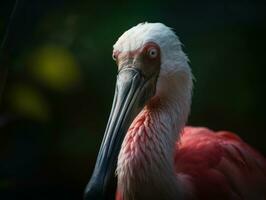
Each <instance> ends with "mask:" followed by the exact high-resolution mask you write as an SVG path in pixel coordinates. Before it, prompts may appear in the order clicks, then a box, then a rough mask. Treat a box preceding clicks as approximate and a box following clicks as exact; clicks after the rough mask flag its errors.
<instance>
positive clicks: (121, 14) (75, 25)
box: [0, 0, 266, 199]
mask: <svg viewBox="0 0 266 200" xmlns="http://www.w3.org/2000/svg"><path fill="white" fill-rule="evenodd" d="M13 2H14V0H12V1H7V0H5V1H3V2H2V1H1V4H0V11H1V12H0V36H3V29H4V28H3V27H5V24H6V22H7V19H8V18H9V15H10V12H11V7H12V4H13ZM19 2H20V4H19V6H18V11H17V13H16V18H15V22H14V23H13V26H12V27H11V30H10V34H9V38H8V40H7V42H8V46H7V48H6V51H5V58H6V60H7V61H8V62H7V63H6V66H5V67H8V68H9V74H8V80H7V84H6V85H5V91H4V96H3V99H2V102H1V106H0V111H1V113H0V199H18V197H19V198H20V199H36V196H37V199H77V198H79V199H81V197H82V193H83V189H84V187H85V184H86V182H87V181H88V180H89V177H90V174H91V172H92V169H93V167H94V163H95V158H96V155H97V151H98V148H99V145H100V142H101V138H102V134H103V132H104V129H105V125H106V122H107V119H108V115H109V110H110V108H111V103H112V98H113V97H112V96H113V92H114V84H115V79H116V66H115V63H114V62H113V61H112V59H111V53H112V45H113V44H114V43H115V41H116V40H117V38H118V37H119V36H120V35H121V34H122V33H123V32H124V31H125V30H127V29H129V28H130V27H132V26H134V25H136V24H138V23H140V22H143V21H150V22H156V21H160V22H163V23H165V24H167V25H168V26H171V27H173V29H174V30H175V31H176V33H177V34H178V35H179V37H180V39H181V41H182V42H183V43H184V51H185V52H186V53H187V54H188V57H189V58H190V60H191V63H190V64H191V67H192V71H193V74H194V76H195V79H196V80H195V88H194V96H193V104H192V112H191V115H190V118H189V122H188V123H189V124H192V125H196V126H208V127H210V128H212V129H215V130H221V129H226V130H231V131H234V132H236V133H238V134H239V135H240V136H241V137H242V138H243V139H244V140H246V141H247V142H248V143H250V144H251V145H253V146H255V147H256V148H257V149H259V150H260V151H261V152H262V153H263V154H265V153H266V148H265V139H266V136H265V134H264V133H265V129H264V124H265V111H266V109H265V105H264V104H265V97H266V96H265V92H264V91H266V84H264V79H265V78H264V74H265V72H266V67H265V61H264V57H265V53H266V50H265V46H266V39H265V34H266V13H265V10H266V5H265V4H264V3H262V2H259V1H250V0H246V1H243V2H238V1H227V0H223V1H219V2H217V1H202V2H199V1H196V0H194V1H193V0H189V1H174V0H167V1H150V0H147V1H140V0H139V1H130V2H127V1H108V2H99V1H84V0H77V1H75V2H71V1H63V0H46V1H44V0H43V1H41V0H38V1H36V0H22V1H21V0H19ZM1 67H4V66H1ZM0 77H1V76H0ZM0 81H1V80H0ZM2 188H3V189H2Z"/></svg>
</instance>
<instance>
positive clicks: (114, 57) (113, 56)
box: [112, 53, 116, 61]
mask: <svg viewBox="0 0 266 200" xmlns="http://www.w3.org/2000/svg"><path fill="white" fill-rule="evenodd" d="M112 58H113V60H114V61H116V54H115V53H113V54H112Z"/></svg>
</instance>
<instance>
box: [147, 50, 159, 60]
mask: <svg viewBox="0 0 266 200" xmlns="http://www.w3.org/2000/svg"><path fill="white" fill-rule="evenodd" d="M148 55H149V56H150V58H156V57H157V55H158V51H157V49H155V48H150V49H149V50H148Z"/></svg>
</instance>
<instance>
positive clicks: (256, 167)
mask: <svg viewBox="0 0 266 200" xmlns="http://www.w3.org/2000/svg"><path fill="white" fill-rule="evenodd" d="M175 165H176V172H177V173H184V174H187V175H189V177H190V180H191V182H190V184H191V185H192V186H193V188H194V190H195V191H194V192H195V194H194V195H195V196H196V197H197V199H263V198H264V199H265V198H266V162H265V158H264V157H263V156H262V155H260V154H259V153H258V152H256V151H255V150H254V149H252V148H251V147H250V146H249V145H248V144H246V143H245V142H243V141H242V140H241V139H240V138H239V137H238V136H236V135H235V134H233V133H230V132H227V131H219V132H214V131H211V130H209V129H207V128H198V127H197V128H195V127H186V128H185V129H184V131H183V133H182V135H181V137H180V141H178V142H177V145H176V155H175Z"/></svg>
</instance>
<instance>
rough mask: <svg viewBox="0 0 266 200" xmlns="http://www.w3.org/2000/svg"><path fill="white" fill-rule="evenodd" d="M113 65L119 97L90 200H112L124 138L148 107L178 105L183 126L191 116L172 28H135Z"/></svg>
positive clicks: (188, 83) (187, 77) (187, 75)
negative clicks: (151, 103)
mask: <svg viewBox="0 0 266 200" xmlns="http://www.w3.org/2000/svg"><path fill="white" fill-rule="evenodd" d="M113 59H114V60H115V61H116V64H117V67H118V74H117V82H116V89H115V96H114V100H113V106H112V110H111V114H110V117H109V121H108V123H107V127H106V130H105V135H104V138H103V141H102V145H101V148H100V151H99V154H98V158H97V161H96V166H95V169H94V172H93V175H92V177H91V180H90V182H89V184H88V185H87V187H86V191H85V198H86V199H99V200H101V199H108V192H110V191H111V190H113V189H114V188H115V187H114V183H115V180H114V176H115V169H116V164H117V159H118V154H119V151H120V148H121V144H122V142H123V139H124V137H125V134H126V132H127V130H128V128H129V126H130V124H131V123H132V121H133V120H134V118H135V117H136V115H137V114H138V113H139V112H140V111H141V110H142V109H143V108H144V107H145V106H146V105H148V104H149V103H150V102H151V101H153V100H154V99H160V100H161V101H162V104H165V106H166V107H167V105H171V104H175V103H176V104H177V106H176V107H178V110H177V111H178V112H179V113H182V116H183V118H184V119H183V121H184V120H185V119H186V118H187V114H188V111H189V105H190V96H191V88H192V75H191V72H190V67H189V65H188V59H187V57H186V55H185V54H184V53H183V51H182V45H181V42H180V41H179V39H178V37H177V36H176V35H175V33H174V32H173V31H172V30H171V29H170V28H169V27H167V26H165V25H164V24H161V23H141V24H138V25H137V26H134V27H133V28H131V29H129V30H128V31H126V32H125V33H124V34H122V36H121V37H120V38H119V39H118V41H117V42H116V43H115V45H114V49H113ZM168 107H169V106H168ZM170 110H171V108H170ZM181 121H182V120H181Z"/></svg>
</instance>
